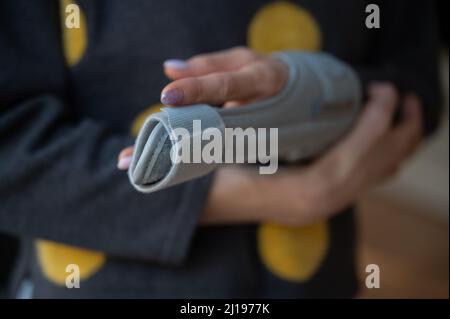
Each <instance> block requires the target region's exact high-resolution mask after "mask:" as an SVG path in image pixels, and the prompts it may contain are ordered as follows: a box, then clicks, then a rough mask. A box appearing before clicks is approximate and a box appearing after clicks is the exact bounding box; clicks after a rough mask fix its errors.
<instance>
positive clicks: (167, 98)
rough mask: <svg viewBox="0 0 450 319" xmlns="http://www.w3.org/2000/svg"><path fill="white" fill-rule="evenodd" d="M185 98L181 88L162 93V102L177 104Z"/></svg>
mask: <svg viewBox="0 0 450 319" xmlns="http://www.w3.org/2000/svg"><path fill="white" fill-rule="evenodd" d="M183 98H184V92H183V90H182V89H180V88H175V89H171V90H168V91H166V92H163V93H162V94H161V103H163V104H166V105H175V104H179V103H181V101H183Z"/></svg>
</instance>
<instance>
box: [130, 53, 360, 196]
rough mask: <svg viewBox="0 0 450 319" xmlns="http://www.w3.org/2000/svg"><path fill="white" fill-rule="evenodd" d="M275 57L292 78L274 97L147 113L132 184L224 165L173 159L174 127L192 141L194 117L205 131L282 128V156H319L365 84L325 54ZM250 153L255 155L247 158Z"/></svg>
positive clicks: (145, 187) (146, 185) (166, 182)
mask: <svg viewBox="0 0 450 319" xmlns="http://www.w3.org/2000/svg"><path fill="white" fill-rule="evenodd" d="M273 56H274V57H275V58H277V59H280V60H281V61H283V62H285V63H286V64H287V65H288V67H289V79H288V81H287V83H286V84H285V86H284V88H283V89H282V90H281V92H279V93H278V94H277V95H275V96H274V97H272V98H269V99H266V100H263V101H259V102H256V103H252V104H248V105H245V106H242V107H237V108H226V109H225V108H217V107H213V106H209V105H202V104H199V105H192V106H188V107H179V108H163V109H162V111H161V112H159V113H156V114H153V115H151V116H149V117H148V118H147V119H146V121H145V123H144V125H143V127H142V128H141V130H140V132H139V135H138V137H137V139H136V144H135V150H134V154H133V158H132V161H131V164H130V168H129V170H128V176H129V179H130V182H131V184H132V185H133V186H134V187H135V188H136V189H137V190H138V191H141V192H144V193H150V192H154V191H157V190H161V189H164V188H167V187H170V186H173V185H176V184H179V183H182V182H185V181H188V180H191V179H194V178H197V177H200V176H202V175H205V174H207V173H209V172H211V171H212V170H214V169H215V168H217V167H218V166H220V165H224V164H220V163H215V162H214V163H210V164H208V163H205V162H203V161H200V162H199V163H198V162H197V163H192V162H191V163H185V162H177V161H173V158H171V155H170V153H171V149H172V147H174V146H176V144H177V143H179V142H180V141H179V140H177V138H176V137H174V134H173V131H174V130H175V129H177V128H184V129H186V130H187V131H188V132H189V137H188V139H192V140H193V139H194V138H195V136H194V135H195V134H197V135H198V133H196V131H195V130H194V128H193V126H194V124H193V122H194V120H201V128H202V131H204V130H205V129H207V128H216V129H218V130H220V132H222V133H224V131H225V128H242V129H244V130H245V129H246V128H254V129H258V128H267V129H269V128H278V157H279V159H280V160H284V161H288V162H293V161H298V160H301V159H306V158H310V157H312V156H314V155H317V154H319V153H320V152H322V151H324V150H325V149H326V148H327V147H329V146H330V144H332V143H333V142H335V141H336V140H337V139H339V138H340V137H342V135H343V134H344V133H345V132H346V131H347V130H348V129H349V128H350V126H351V125H352V123H353V121H354V119H355V118H356V116H357V114H358V113H359V110H360V106H361V87H360V83H359V79H358V78H357V76H356V74H355V73H354V71H353V70H352V69H351V68H350V67H349V66H348V65H346V64H345V63H343V62H342V61H340V60H338V59H336V58H334V57H332V56H330V55H328V54H326V53H306V52H301V51H288V52H281V53H276V54H274V55H273ZM197 137H198V136H197ZM202 143H203V142H202ZM224 151H225V150H224ZM191 152H192V150H191ZM175 153H177V152H175ZM252 156H256V154H249V155H248V158H249V157H252Z"/></svg>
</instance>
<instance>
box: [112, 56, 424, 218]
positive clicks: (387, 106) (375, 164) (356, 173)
mask: <svg viewBox="0 0 450 319" xmlns="http://www.w3.org/2000/svg"><path fill="white" fill-rule="evenodd" d="M164 71H165V73H166V75H167V76H168V77H169V78H171V79H173V80H174V81H173V82H171V83H170V84H168V85H167V86H166V87H165V88H164V89H163V91H162V94H161V101H162V102H163V103H164V104H167V105H171V106H182V105H189V104H195V103H208V104H217V105H222V104H223V105H224V106H225V107H233V106H239V105H241V104H246V103H249V102H252V101H256V100H261V99H265V98H268V97H270V96H272V95H275V94H276V93H278V92H279V91H280V90H281V88H282V87H283V85H284V84H285V82H286V80H287V77H288V69H287V67H286V66H285V65H284V64H283V63H282V62H280V61H278V60H275V59H272V58H270V57H265V56H262V55H259V54H256V53H254V52H252V51H250V50H248V49H245V48H233V49H230V50H226V51H222V52H218V53H211V54H204V55H198V56H195V57H193V58H191V59H189V60H187V61H180V60H169V61H166V62H165V64H164ZM399 103H400V105H401V106H402V111H403V112H402V113H403V117H402V119H401V121H400V123H398V124H397V125H396V126H395V127H393V126H392V120H393V115H394V112H395V107H396V105H398V104H399ZM244 107H245V106H244ZM421 125H422V119H421V105H420V101H419V99H418V98H417V97H416V96H415V95H412V94H410V95H407V96H406V97H405V98H404V99H403V100H402V101H399V96H398V93H397V92H396V91H395V89H394V87H393V86H392V85H390V84H387V83H384V84H377V85H374V86H372V87H371V88H370V89H369V100H368V102H367V105H366V106H365V107H364V111H363V113H362V114H361V116H360V118H359V120H358V122H357V123H356V125H355V127H354V128H353V129H352V130H351V132H349V134H348V135H347V136H346V137H345V138H344V139H343V140H341V141H340V142H339V143H337V144H336V145H335V146H334V148H332V149H331V150H329V151H328V152H326V153H325V154H323V155H322V156H321V157H320V158H318V159H317V160H316V161H315V162H314V163H312V164H311V165H308V166H303V167H295V168H280V169H279V171H278V173H277V174H275V175H259V174H258V173H257V172H256V171H253V170H250V169H245V168H242V167H226V168H221V169H219V170H218V171H217V172H216V176H215V180H214V183H213V186H212V188H211V192H210V194H209V197H208V200H207V203H206V206H205V209H204V213H203V215H202V222H204V223H242V222H261V221H272V222H277V223H280V224H285V225H291V226H298V225H304V224H308V223H312V222H314V221H316V220H319V219H324V218H327V217H330V216H331V215H333V214H335V213H337V212H339V211H340V210H341V209H342V208H344V207H346V206H347V205H350V204H351V203H352V202H354V201H355V200H356V199H358V197H359V196H360V195H361V193H363V192H365V191H367V190H369V189H371V188H372V187H373V186H375V185H377V184H378V183H380V182H382V181H383V180H385V179H386V178H388V177H390V176H392V175H393V174H394V173H395V172H396V171H397V169H398V168H399V167H400V165H401V164H402V163H403V162H404V160H405V159H406V158H408V157H409V156H410V155H411V153H412V152H413V151H414V150H415V148H416V146H417V145H418V144H419V142H420V140H421V137H422V126H421ZM132 153H133V148H132V147H128V148H126V149H124V150H123V151H122V152H121V153H120V155H119V162H118V167H119V169H127V168H128V166H129V163H130V160H131V155H132Z"/></svg>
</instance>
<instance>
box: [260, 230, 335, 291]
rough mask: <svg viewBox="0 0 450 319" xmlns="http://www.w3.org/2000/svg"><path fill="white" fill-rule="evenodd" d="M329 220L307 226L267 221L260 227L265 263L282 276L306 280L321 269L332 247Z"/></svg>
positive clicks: (274, 272)
mask: <svg viewBox="0 0 450 319" xmlns="http://www.w3.org/2000/svg"><path fill="white" fill-rule="evenodd" d="M328 241H329V238H328V227H327V224H326V223H325V222H321V223H317V224H313V225H309V226H306V227H286V226H279V225H275V224H264V225H261V226H260V227H259V230H258V244H259V247H258V248H259V253H260V256H261V259H262V261H263V263H264V264H265V265H266V267H267V268H268V269H269V270H270V271H271V272H272V273H273V274H275V275H277V276H279V277H280V278H282V279H284V280H287V281H293V282H305V281H307V280H308V279H310V278H311V277H312V276H313V275H314V274H315V273H316V272H317V270H318V269H319V267H320V265H321V263H322V261H323V259H324V257H325V255H326V253H327V250H328Z"/></svg>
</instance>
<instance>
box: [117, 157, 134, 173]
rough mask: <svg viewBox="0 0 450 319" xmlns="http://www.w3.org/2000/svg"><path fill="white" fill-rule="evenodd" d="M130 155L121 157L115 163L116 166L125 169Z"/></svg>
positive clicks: (129, 161) (128, 164)
mask: <svg viewBox="0 0 450 319" xmlns="http://www.w3.org/2000/svg"><path fill="white" fill-rule="evenodd" d="M130 163H131V156H127V157H122V158H121V159H120V160H119V162H118V163H117V168H118V169H120V170H126V169H128V167H129V166H130Z"/></svg>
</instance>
